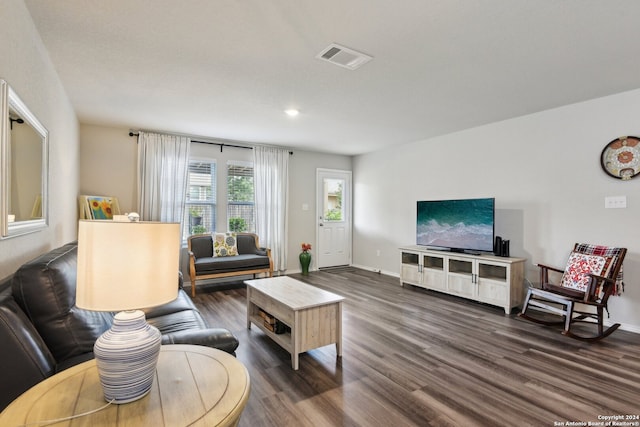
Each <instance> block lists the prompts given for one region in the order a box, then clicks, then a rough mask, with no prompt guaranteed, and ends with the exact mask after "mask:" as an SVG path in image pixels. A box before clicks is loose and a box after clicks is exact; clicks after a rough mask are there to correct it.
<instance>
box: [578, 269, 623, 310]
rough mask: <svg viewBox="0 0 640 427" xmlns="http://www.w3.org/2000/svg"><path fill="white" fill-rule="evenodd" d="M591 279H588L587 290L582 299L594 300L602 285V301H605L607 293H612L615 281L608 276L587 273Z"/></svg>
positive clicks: (607, 296) (586, 300) (598, 294)
mask: <svg viewBox="0 0 640 427" xmlns="http://www.w3.org/2000/svg"><path fill="white" fill-rule="evenodd" d="M589 276H590V277H591V280H589V289H588V292H585V295H584V301H585V302H588V301H596V300H597V299H598V297H599V296H600V287H602V292H603V294H602V302H603V303H606V301H607V299H608V298H609V295H611V294H612V293H613V289H614V287H615V284H616V281H615V279H610V278H608V277H604V276H599V275H597V274H591V273H589Z"/></svg>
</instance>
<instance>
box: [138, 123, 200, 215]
mask: <svg viewBox="0 0 640 427" xmlns="http://www.w3.org/2000/svg"><path fill="white" fill-rule="evenodd" d="M190 142H191V140H190V139H189V138H187V137H184V136H175V135H163V134H157V133H148V132H140V133H139V135H138V205H139V206H138V207H139V211H140V212H139V213H140V219H141V220H144V221H162V222H180V223H182V221H183V219H184V207H185V200H186V191H187V172H188V168H189V146H190Z"/></svg>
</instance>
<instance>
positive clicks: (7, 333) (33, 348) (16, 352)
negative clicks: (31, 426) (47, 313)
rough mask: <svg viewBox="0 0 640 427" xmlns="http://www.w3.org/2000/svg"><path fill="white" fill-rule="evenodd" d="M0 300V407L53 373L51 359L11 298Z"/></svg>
mask: <svg viewBox="0 0 640 427" xmlns="http://www.w3.org/2000/svg"><path fill="white" fill-rule="evenodd" d="M6 298H7V299H6V300H2V301H1V302H0V342H1V343H2V352H0V366H2V386H1V387H0V411H1V410H2V409H4V408H5V407H6V406H7V405H8V404H9V403H11V401H12V400H14V399H15V398H16V397H18V396H20V395H21V394H22V393H23V392H25V391H27V390H28V389H29V388H30V387H31V386H33V385H34V384H36V383H38V382H40V381H42V380H44V379H46V378H48V377H50V376H51V375H53V374H54V373H55V369H56V367H55V360H54V358H53V355H52V354H51V352H50V351H49V349H48V348H47V346H46V344H45V343H44V341H43V340H42V338H41V337H40V335H39V334H38V332H37V331H36V330H35V328H34V327H33V325H32V324H31V322H30V321H29V319H27V316H26V315H25V314H24V313H23V312H22V310H21V309H20V308H19V307H18V305H17V304H16V303H15V301H13V298H11V297H6Z"/></svg>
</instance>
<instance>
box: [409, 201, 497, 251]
mask: <svg viewBox="0 0 640 427" xmlns="http://www.w3.org/2000/svg"><path fill="white" fill-rule="evenodd" d="M416 231H417V233H416V243H417V244H418V245H424V246H433V247H439V248H449V249H459V250H475V251H487V252H492V251H493V233H494V199H466V200H438V201H419V202H418V212H417V230H416Z"/></svg>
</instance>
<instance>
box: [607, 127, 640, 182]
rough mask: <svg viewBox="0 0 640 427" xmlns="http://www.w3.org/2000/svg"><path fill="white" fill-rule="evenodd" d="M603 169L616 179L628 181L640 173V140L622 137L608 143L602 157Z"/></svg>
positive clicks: (635, 137)
mask: <svg viewBox="0 0 640 427" xmlns="http://www.w3.org/2000/svg"><path fill="white" fill-rule="evenodd" d="M600 164H601V165H602V169H604V171H605V172H606V173H607V174H609V175H611V176H612V177H614V178H618V179H622V180H628V179H631V178H633V177H634V176H636V175H638V174H639V173H640V138H638V137H637V136H621V137H620V138H616V139H614V140H613V141H611V142H610V143H608V144H607V145H606V146H605V147H604V150H602V155H601V156H600Z"/></svg>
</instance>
